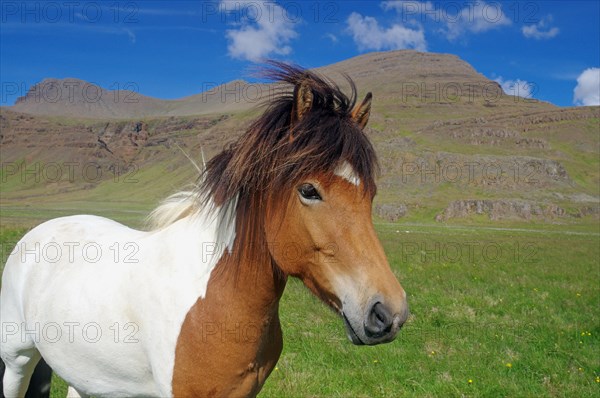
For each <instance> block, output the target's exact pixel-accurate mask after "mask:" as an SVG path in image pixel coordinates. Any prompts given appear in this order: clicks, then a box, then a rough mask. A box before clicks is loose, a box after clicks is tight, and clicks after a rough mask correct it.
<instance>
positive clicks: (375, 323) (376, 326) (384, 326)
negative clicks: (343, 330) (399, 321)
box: [365, 303, 393, 338]
mask: <svg viewBox="0 0 600 398" xmlns="http://www.w3.org/2000/svg"><path fill="white" fill-rule="evenodd" d="M392 324H393V317H392V315H391V313H390V311H389V310H388V309H387V308H386V307H385V305H383V304H382V303H375V304H374V305H373V307H371V310H370V311H369V314H368V315H367V319H366V321H365V333H366V335H367V336H368V337H373V338H378V337H382V336H385V335H386V334H388V333H389V332H390V331H391V330H392Z"/></svg>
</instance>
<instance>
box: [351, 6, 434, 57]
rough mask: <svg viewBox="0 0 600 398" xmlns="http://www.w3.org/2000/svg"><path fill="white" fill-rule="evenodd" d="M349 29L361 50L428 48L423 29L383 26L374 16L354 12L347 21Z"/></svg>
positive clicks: (420, 49) (421, 49)
mask: <svg viewBox="0 0 600 398" xmlns="http://www.w3.org/2000/svg"><path fill="white" fill-rule="evenodd" d="M346 22H347V24H348V31H349V32H350V33H351V34H352V37H353V39H354V42H355V43H356V45H357V46H358V49H359V50H360V51H367V50H400V49H406V48H412V49H415V50H419V51H426V50H427V42H426V40H425V34H424V33H423V30H414V29H409V28H406V27H404V26H402V25H400V24H394V25H392V26H391V27H390V28H387V29H385V28H382V27H381V26H379V23H378V22H377V20H376V19H375V18H373V17H363V16H362V15H361V14H359V13H357V12H353V13H352V14H350V16H349V17H348V20H347V21H346Z"/></svg>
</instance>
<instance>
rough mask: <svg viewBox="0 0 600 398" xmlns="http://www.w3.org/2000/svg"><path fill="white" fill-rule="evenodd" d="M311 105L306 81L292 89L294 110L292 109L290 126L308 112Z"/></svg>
mask: <svg viewBox="0 0 600 398" xmlns="http://www.w3.org/2000/svg"><path fill="white" fill-rule="evenodd" d="M312 103H313V93H312V90H311V88H310V85H309V84H308V82H307V81H306V80H303V81H301V82H300V83H298V84H297V85H296V87H294V109H292V120H291V122H292V123H291V124H292V126H293V125H294V124H296V123H297V122H298V121H300V120H301V119H302V117H303V116H304V115H306V114H307V113H308V111H310V108H312Z"/></svg>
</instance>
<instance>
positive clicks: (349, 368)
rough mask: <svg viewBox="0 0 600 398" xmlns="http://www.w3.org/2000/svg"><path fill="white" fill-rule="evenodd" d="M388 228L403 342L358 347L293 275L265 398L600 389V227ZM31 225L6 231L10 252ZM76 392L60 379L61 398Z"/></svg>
mask: <svg viewBox="0 0 600 398" xmlns="http://www.w3.org/2000/svg"><path fill="white" fill-rule="evenodd" d="M566 228H569V230H570V231H571V230H572V231H573V232H570V231H567V230H565V229H566ZM377 230H378V232H379V235H380V238H381V240H382V242H383V245H384V247H385V250H386V253H387V255H388V259H389V261H390V263H391V265H392V267H393V269H394V272H395V273H396V275H397V276H398V278H399V279H400V280H401V282H402V284H403V286H404V287H405V289H406V290H407V293H408V295H409V303H410V307H411V317H410V319H409V322H408V323H407V324H406V325H405V327H404V328H403V330H402V331H401V332H400V334H399V336H398V338H397V339H396V341H394V342H393V343H391V344H386V345H382V346H376V347H356V346H353V345H352V344H351V343H350V342H349V341H348V340H347V338H346V337H345V333H344V327H343V324H342V321H341V320H340V319H339V318H338V317H337V316H336V315H334V314H333V313H332V312H331V311H330V310H328V309H327V308H325V306H324V305H323V304H321V303H320V302H318V300H317V299H316V298H314V297H313V296H312V295H310V293H308V291H307V289H305V288H304V287H303V286H302V284H301V283H300V282H298V281H296V280H291V281H290V283H289V284H288V286H287V288H286V291H285V294H284V296H283V300H282V304H281V319H282V324H283V332H284V351H283V354H282V356H281V358H280V360H279V363H278V365H277V368H276V369H275V371H274V372H273V374H272V375H271V376H270V378H269V379H268V381H267V383H266V385H265V386H264V389H263V391H262V393H261V396H262V397H283V396H285V397H403V396H406V397H415V396H416V397H446V396H448V397H450V396H472V397H477V396H485V397H501V396H510V397H543V396H547V397H565V396H568V397H593V396H598V394H600V314H599V312H598V308H599V304H600V285H599V278H600V265H599V260H598V259H599V258H600V253H599V251H600V245H599V239H600V235H599V233H598V228H597V226H594V225H590V226H588V227H579V228H577V229H575V228H570V227H560V226H551V225H539V226H530V228H527V227H526V226H521V225H519V226H518V228H509V227H508V226H505V227H503V228H492V227H485V226H481V225H480V226H468V227H460V226H450V227H448V226H446V227H444V226H440V225H414V224H413V225H403V224H378V225H377ZM25 231H26V229H25V228H19V227H18V226H15V225H14V224H13V225H12V226H10V227H3V228H2V229H0V240H1V242H2V247H3V248H7V247H10V246H11V244H14V242H15V241H16V240H18V238H19V237H20V236H21V235H22V234H23V233H24V232H25ZM6 255H7V253H6V250H4V251H3V263H4V259H5V257H6ZM65 394H66V386H65V385H64V382H62V381H61V380H60V379H59V378H58V377H55V379H54V382H53V391H52V397H64V396H65Z"/></svg>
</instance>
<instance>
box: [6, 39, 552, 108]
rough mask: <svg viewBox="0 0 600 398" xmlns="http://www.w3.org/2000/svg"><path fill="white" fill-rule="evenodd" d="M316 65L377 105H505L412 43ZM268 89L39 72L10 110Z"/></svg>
mask: <svg viewBox="0 0 600 398" xmlns="http://www.w3.org/2000/svg"><path fill="white" fill-rule="evenodd" d="M317 70H318V71H319V72H321V73H323V74H324V75H326V76H329V77H331V78H333V79H335V80H336V81H339V82H340V83H341V84H342V85H343V83H344V77H343V75H344V74H347V75H349V76H350V77H352V79H354V81H355V82H356V84H357V86H358V87H359V88H360V90H361V91H363V92H366V91H372V92H374V93H375V95H376V97H375V98H376V99H377V101H378V103H379V104H380V106H383V105H384V104H390V105H391V106H392V107H393V108H397V107H403V106H414V105H419V104H424V103H427V104H429V105H437V106H441V107H448V106H452V107H454V108H456V106H457V105H459V106H461V105H468V106H472V105H483V104H488V105H489V106H493V104H494V103H497V102H498V101H503V100H504V103H505V105H506V104H507V103H508V104H510V103H509V102H507V101H506V97H507V96H506V95H504V93H503V92H502V89H501V87H500V86H499V85H498V83H496V82H494V81H491V80H489V79H487V78H486V77H485V76H483V75H481V74H479V73H477V71H475V70H474V69H473V67H471V66H470V65H469V64H467V63H466V62H464V61H462V60H461V59H460V58H458V57H456V56H454V55H449V54H435V53H421V52H417V51H411V50H402V51H393V52H384V53H371V54H366V55H362V56H358V57H355V58H352V59H349V60H346V61H342V62H339V63H336V64H332V65H329V66H326V67H322V68H318V69H317ZM272 90H274V85H272V84H261V83H248V82H246V81H244V80H235V81H232V82H228V83H225V84H222V85H220V86H216V87H211V89H209V90H207V91H205V92H202V93H199V94H196V95H192V96H189V97H185V98H180V99H176V100H162V99H158V98H152V97H148V96H144V95H142V94H140V93H138V92H136V91H128V90H115V91H111V90H107V89H104V88H101V87H99V86H97V85H94V84H92V83H88V82H85V81H83V80H78V79H72V78H69V79H45V80H43V81H42V82H40V83H38V84H36V85H34V86H33V87H32V88H31V89H30V90H29V92H28V93H27V94H26V95H25V96H23V97H20V98H19V99H17V101H16V103H15V105H14V106H12V107H10V109H11V110H13V111H15V112H21V113H28V114H33V115H51V116H67V117H78V118H91V119H130V118H139V117H152V116H156V117H159V116H189V115H204V114H211V113H227V112H237V111H243V110H248V109H251V108H252V107H254V106H255V105H256V104H258V103H260V102H261V100H262V99H264V98H266V97H267V96H268V95H270V94H271V93H272ZM536 104H537V105H538V106H541V105H540V103H537V102H536ZM546 105H547V106H550V105H549V104H546ZM521 106H522V105H521Z"/></svg>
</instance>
